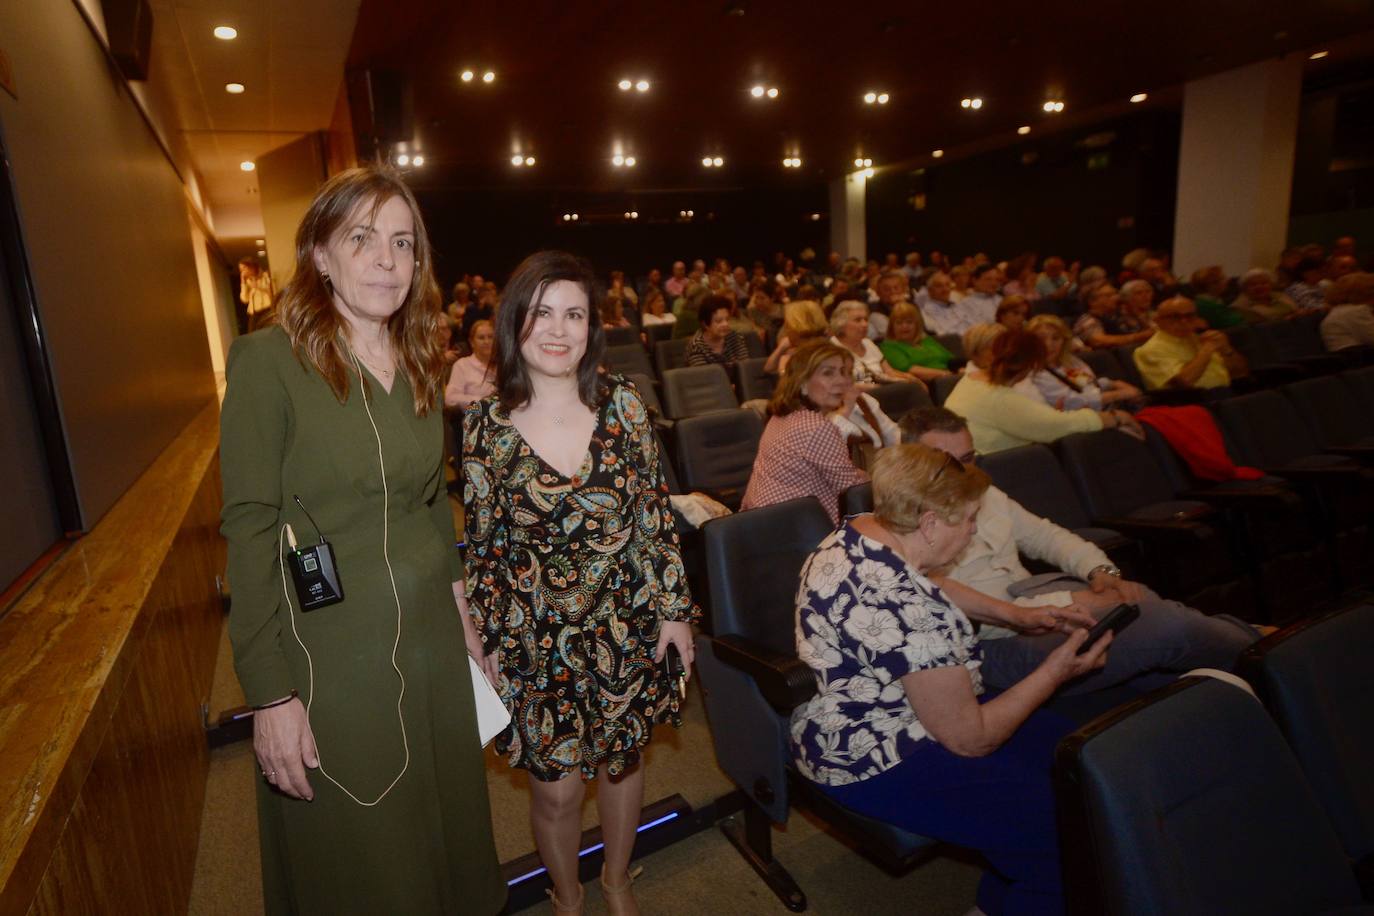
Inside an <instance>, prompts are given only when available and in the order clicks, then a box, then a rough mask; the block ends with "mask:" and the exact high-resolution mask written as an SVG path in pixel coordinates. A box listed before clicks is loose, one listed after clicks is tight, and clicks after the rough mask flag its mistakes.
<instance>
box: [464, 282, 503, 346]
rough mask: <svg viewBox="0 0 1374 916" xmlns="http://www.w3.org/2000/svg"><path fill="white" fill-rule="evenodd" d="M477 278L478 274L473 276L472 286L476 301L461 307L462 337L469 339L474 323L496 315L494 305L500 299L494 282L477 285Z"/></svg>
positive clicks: (488, 319)
mask: <svg viewBox="0 0 1374 916" xmlns="http://www.w3.org/2000/svg"><path fill="white" fill-rule="evenodd" d="M478 279H480V276H478V277H475V278H474V281H473V287H472V288H473V289H474V290H475V291H476V296H477V301H476V302H474V303H472V304H471V305H469V306H468V307H467V308H465V309H463V326H462V336H463V338H464V339H471V337H472V326H473V325H474V324H476V323H477V322H479V321H491V320H492V319H493V318H495V317H496V307H497V303H498V302H499V301H500V294H499V293H498V292H497V290H496V284H495V283H488V282H483V283H482V284H481V285H477V282H476V281H477V280H478Z"/></svg>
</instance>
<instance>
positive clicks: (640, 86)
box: [635, 80, 649, 92]
mask: <svg viewBox="0 0 1374 916" xmlns="http://www.w3.org/2000/svg"><path fill="white" fill-rule="evenodd" d="M648 91H649V81H648V80H640V81H639V82H637V83H635V92H648Z"/></svg>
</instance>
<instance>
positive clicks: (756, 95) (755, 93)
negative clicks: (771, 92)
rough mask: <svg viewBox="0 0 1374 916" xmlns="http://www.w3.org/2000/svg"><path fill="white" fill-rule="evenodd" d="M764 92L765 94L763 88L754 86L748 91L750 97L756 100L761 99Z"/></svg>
mask: <svg viewBox="0 0 1374 916" xmlns="http://www.w3.org/2000/svg"><path fill="white" fill-rule="evenodd" d="M764 92H765V90H764V88H763V87H762V86H755V87H754V88H753V89H750V90H749V94H750V95H752V96H753V97H754V98H756V99H761V98H763V93H764Z"/></svg>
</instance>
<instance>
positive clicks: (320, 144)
mask: <svg viewBox="0 0 1374 916" xmlns="http://www.w3.org/2000/svg"><path fill="white" fill-rule="evenodd" d="M325 158H326V157H325V146H324V135H323V134H321V133H312V134H306V135H305V136H303V137H301V138H299V139H297V140H292V141H291V142H290V143H288V144H286V145H285V146H279V147H277V148H276V149H274V150H272V151H271V152H269V153H264V154H263V155H261V156H259V157H257V160H256V161H257V163H258V192H259V196H260V197H261V200H262V225H263V231H264V233H265V235H264V238H266V240H267V261H268V263H269V264H270V265H271V268H272V283H273V285H274V286H275V287H276V288H277V289H278V290H280V289H281V288H282V287H283V286H285V285H286V281H287V280H289V279H291V273H292V271H294V270H295V269H296V227H297V226H299V225H300V223H301V218H302V217H303V216H305V211H306V209H307V208H309V206H310V201H311V200H313V199H314V197H315V192H316V191H318V190H319V188H320V185H321V184H322V183H323V182H324V180H325V178H326V177H327V173H326V171H325Z"/></svg>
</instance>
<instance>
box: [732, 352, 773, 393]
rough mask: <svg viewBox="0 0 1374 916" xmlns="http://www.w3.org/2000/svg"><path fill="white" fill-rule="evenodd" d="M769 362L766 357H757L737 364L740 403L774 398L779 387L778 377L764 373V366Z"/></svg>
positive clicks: (736, 375) (736, 377) (736, 372)
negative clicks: (774, 392)
mask: <svg viewBox="0 0 1374 916" xmlns="http://www.w3.org/2000/svg"><path fill="white" fill-rule="evenodd" d="M767 362H768V358H767V357H766V356H756V357H752V358H750V359H742V360H740V361H739V362H737V363H735V379H736V384H737V385H738V390H739V399H740V403H744V402H745V401H752V400H755V399H757V398H762V399H763V400H765V401H766V400H769V399H770V398H772V397H773V391H774V390H775V389H776V388H777V387H778V377H777V376H776V375H773V374H771V373H768V372H764V371H763V366H764V364H765V363H767Z"/></svg>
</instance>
